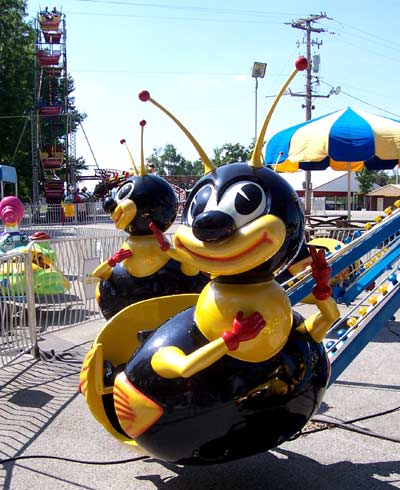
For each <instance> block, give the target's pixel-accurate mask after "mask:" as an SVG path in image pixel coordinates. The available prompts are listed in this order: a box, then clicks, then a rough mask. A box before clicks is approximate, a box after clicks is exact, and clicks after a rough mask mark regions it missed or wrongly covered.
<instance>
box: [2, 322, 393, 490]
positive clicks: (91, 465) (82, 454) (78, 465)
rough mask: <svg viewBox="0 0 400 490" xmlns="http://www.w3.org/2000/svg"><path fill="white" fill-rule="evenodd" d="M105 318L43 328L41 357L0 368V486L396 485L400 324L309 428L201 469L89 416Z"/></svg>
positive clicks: (137, 489) (379, 340)
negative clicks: (93, 352) (135, 445)
mask: <svg viewBox="0 0 400 490" xmlns="http://www.w3.org/2000/svg"><path fill="white" fill-rule="evenodd" d="M399 320H400V317H399ZM103 324H104V322H103V321H93V322H89V323H86V324H82V325H80V326H78V327H73V328H68V329H65V330H63V331H59V332H54V333H51V334H48V335H46V336H45V337H43V338H42V339H41V341H40V344H39V345H40V349H41V352H42V359H41V360H33V359H32V358H31V357H30V356H27V355H26V356H24V357H22V358H20V359H19V360H17V361H16V362H14V363H13V364H11V365H9V366H7V367H5V368H3V369H1V370H0V383H1V386H2V388H1V398H0V399H1V403H0V417H1V418H0V420H1V422H0V435H1V440H0V450H1V459H2V460H3V461H4V460H5V459H6V458H15V459H12V460H11V461H9V462H5V463H4V462H3V464H2V466H1V469H0V482H1V488H3V489H5V490H27V489H30V488H37V489H40V490H56V489H57V490H61V489H68V490H72V489H90V490H92V489H93V490H106V489H107V490H109V489H116V490H117V489H118V490H150V489H160V490H170V489H171V490H228V489H229V490H239V489H240V490H256V489H257V490H258V489H260V490H261V489H262V490H269V489H271V490H272V489H273V490H289V489H290V490H293V489H296V490H303V489H304V490H305V489H307V490H336V489H340V490H347V489H348V490H350V489H351V490H356V489H368V490H375V489H376V490H391V489H393V488H400V456H399V455H400V451H399V449H400V444H399V442H400V410H397V411H392V410H393V409H395V408H399V407H400V363H399V358H400V356H399V354H400V343H399V337H400V322H397V321H393V322H390V323H389V324H388V325H386V326H385V327H384V328H383V329H382V330H381V332H380V333H379V335H378V336H377V337H376V338H375V339H374V340H373V341H372V342H370V344H368V346H367V347H366V348H365V349H364V350H363V351H362V352H361V354H360V355H359V356H358V357H357V358H356V359H355V360H354V361H353V362H352V363H351V364H350V366H349V367H348V368H347V369H346V370H345V371H344V372H343V374H342V375H341V376H340V378H338V380H337V381H336V382H335V383H334V384H333V385H332V386H331V387H330V388H329V389H328V390H327V392H326V395H325V398H324V401H323V403H322V406H321V409H320V412H319V414H318V416H317V420H316V421H315V422H314V423H311V424H309V425H308V426H307V430H309V431H311V432H310V433H309V434H308V435H302V436H300V437H299V438H297V439H296V440H294V441H291V442H286V443H285V444H283V445H282V446H280V447H278V448H276V449H274V450H271V451H268V452H265V453H262V454H258V455H256V456H253V457H249V458H245V459H241V460H237V461H234V462H231V463H225V464H220V465H213V466H200V467H191V466H175V465H171V464H166V463H164V462H162V461H157V460H155V459H153V458H147V459H139V460H137V461H132V459H135V458H140V457H141V456H142V455H140V454H137V453H135V452H134V451H132V450H131V449H130V448H128V447H126V446H124V445H122V444H121V443H119V442H118V441H116V440H115V439H113V438H112V436H111V435H109V434H108V433H107V432H105V430H104V429H103V428H102V426H101V425H99V424H98V423H97V422H96V421H95V420H94V418H93V417H92V415H91V414H90V412H89V410H88V408H87V406H86V403H85V401H84V398H83V396H81V395H79V394H78V393H77V386H78V379H79V371H80V366H81V362H82V359H83V356H84V354H85V353H86V352H87V350H88V349H89V347H90V344H91V341H92V340H93V338H94V336H95V335H96V333H97V332H98V330H99V329H100V328H101V327H102V325H103ZM379 414H381V415H379ZM376 415H378V416H376ZM364 417H367V418H365V419H363V420H360V421H358V422H355V423H354V424H349V423H348V422H349V421H352V420H354V419H359V418H364ZM327 421H330V422H332V421H333V422H335V423H337V424H338V425H339V426H337V425H332V426H330V425H327V423H326V422H327ZM359 429H361V431H359ZM38 456H43V457H38ZM21 457H22V458H26V459H18V458H21ZM70 459H73V460H78V461H80V462H72V461H68V460H70ZM125 460H131V461H130V462H124V461H125ZM112 462H114V463H115V464H111V463H112Z"/></svg>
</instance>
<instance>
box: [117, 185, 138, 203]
mask: <svg viewBox="0 0 400 490" xmlns="http://www.w3.org/2000/svg"><path fill="white" fill-rule="evenodd" d="M134 187H135V184H134V182H127V183H126V184H124V185H123V186H122V187H121V188H120V189H118V191H117V194H116V196H115V199H116V201H117V202H119V201H122V200H123V199H126V198H127V197H129V196H130V195H131V194H132V192H133V189H134Z"/></svg>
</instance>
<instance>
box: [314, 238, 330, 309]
mask: <svg viewBox="0 0 400 490" xmlns="http://www.w3.org/2000/svg"><path fill="white" fill-rule="evenodd" d="M310 255H311V258H312V262H311V270H312V276H313V278H314V280H315V282H316V284H315V286H314V287H313V288H312V293H313V295H314V296H315V297H316V298H317V299H318V300H320V301H323V300H324V299H327V298H329V296H331V295H332V288H331V287H330V285H329V280H330V278H331V268H330V267H329V265H328V263H327V261H326V258H325V250H324V249H323V248H320V249H319V250H317V249H316V248H315V247H312V246H311V247H310Z"/></svg>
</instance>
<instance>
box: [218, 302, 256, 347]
mask: <svg viewBox="0 0 400 490" xmlns="http://www.w3.org/2000/svg"><path fill="white" fill-rule="evenodd" d="M265 325H266V321H265V320H264V318H263V316H262V315H261V314H260V313H258V312H257V311H256V312H254V313H252V314H251V315H250V316H248V317H247V318H244V317H243V312H242V311H239V312H238V313H237V315H236V317H235V319H234V320H233V323H232V330H226V331H225V332H224V333H223V334H222V335H221V337H222V338H223V340H224V342H225V344H226V346H227V347H228V349H229V350H236V349H237V348H238V347H239V344H240V342H245V341H246V340H251V339H254V338H255V337H257V335H258V334H259V333H260V332H261V330H262V329H263V328H264V327H265Z"/></svg>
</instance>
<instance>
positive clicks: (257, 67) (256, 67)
mask: <svg viewBox="0 0 400 490" xmlns="http://www.w3.org/2000/svg"><path fill="white" fill-rule="evenodd" d="M266 69H267V63H259V62H258V61H255V62H254V64H253V71H252V72H251V76H252V77H253V78H255V80H256V87H255V112H254V143H255V142H256V141H257V113H258V111H257V92H258V79H259V78H264V77H265V70H266Z"/></svg>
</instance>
